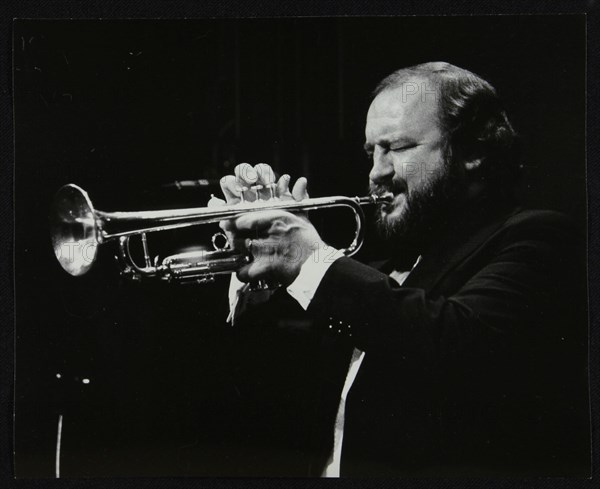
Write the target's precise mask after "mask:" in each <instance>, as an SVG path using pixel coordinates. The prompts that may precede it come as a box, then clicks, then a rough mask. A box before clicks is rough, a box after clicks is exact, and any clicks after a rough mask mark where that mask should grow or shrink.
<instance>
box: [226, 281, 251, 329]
mask: <svg viewBox="0 0 600 489" xmlns="http://www.w3.org/2000/svg"><path fill="white" fill-rule="evenodd" d="M247 286H248V284H246V283H244V282H242V281H241V280H238V278H237V276H236V274H235V273H232V274H231V280H230V281H229V294H228V295H229V315H228V316H227V319H226V321H227V322H228V323H231V324H232V325H233V316H234V314H235V308H236V306H237V303H238V301H239V300H240V296H241V295H242V294H243V293H244V292H245V290H246V289H247V288H248V287H247Z"/></svg>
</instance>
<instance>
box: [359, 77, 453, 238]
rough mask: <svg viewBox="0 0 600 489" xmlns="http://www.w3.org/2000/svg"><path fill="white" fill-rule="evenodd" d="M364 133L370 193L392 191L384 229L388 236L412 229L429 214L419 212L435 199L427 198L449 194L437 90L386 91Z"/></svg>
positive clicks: (383, 209)
mask: <svg viewBox="0 0 600 489" xmlns="http://www.w3.org/2000/svg"><path fill="white" fill-rule="evenodd" d="M412 85H413V86H414V85H415V84H412ZM418 85H419V86H424V84H421V83H419V84H418ZM365 135H366V143H365V150H366V151H367V154H369V155H370V156H371V157H372V161H373V167H372V169H371V172H370V173H369V180H370V187H371V192H372V193H377V194H380V193H383V192H392V193H393V194H394V201H393V203H391V204H389V205H384V206H382V207H381V211H380V212H381V215H380V216H379V223H380V227H381V228H382V229H383V230H384V231H385V233H386V234H387V235H393V234H398V233H400V234H402V233H405V232H408V231H410V230H411V229H412V228H413V227H414V223H415V221H423V220H426V219H428V218H429V217H430V216H424V215H419V214H422V213H423V212H424V209H428V208H430V207H431V204H433V203H434V202H428V201H431V200H437V201H438V202H439V201H440V195H438V194H440V193H445V194H447V193H448V192H447V189H446V188H445V186H446V184H448V183H449V179H450V169H449V168H448V165H446V162H445V144H444V143H445V141H444V134H443V131H442V129H441V128H440V127H439V125H438V103H437V100H436V94H435V93H432V91H421V92H419V91H417V92H416V93H415V92H414V91H411V93H407V90H405V87H404V86H401V87H398V88H394V89H389V90H384V91H383V92H381V93H380V94H379V95H377V97H376V98H375V99H374V100H373V102H372V104H371V107H370V108H369V112H368V114H367V125H366V129H365ZM441 199H442V200H443V196H442V197H441ZM415 214H416V215H415Z"/></svg>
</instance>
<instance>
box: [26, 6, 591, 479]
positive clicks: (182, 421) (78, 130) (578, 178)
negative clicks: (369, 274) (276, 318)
mask: <svg viewBox="0 0 600 489" xmlns="http://www.w3.org/2000/svg"><path fill="white" fill-rule="evenodd" d="M584 28H585V20H584V17H583V16H560V17H550V16H521V17H512V16H503V17H485V18H478V17H453V18H450V17H444V18H442V17H428V18H371V19H368V18H363V19H357V18H354V19H285V20H283V19H279V20H274V19H273V20H249V19H248V20H203V21H200V20H187V21H167V20H163V21H149V20H147V21H132V20H128V21H66V20H62V21H50V20H48V21H42V20H31V21H27V20H22V21H18V22H17V23H16V24H15V32H14V101H15V106H14V108H15V154H16V164H15V182H16V183H15V218H16V242H15V259H16V262H15V264H16V265H15V273H16V307H17V309H16V317H17V330H16V340H17V350H16V353H17V365H16V374H17V380H16V399H15V400H16V405H15V407H16V425H15V449H16V470H17V475H18V476H50V477H51V476H53V474H54V450H55V444H56V429H57V428H56V424H57V418H58V415H59V414H62V415H63V421H64V425H63V441H62V466H61V468H62V475H64V476H69V475H72V476H78V475H205V474H207V475H213V474H217V475H261V473H264V472H265V467H267V466H268V464H267V465H265V466H260V464H256V465H252V462H253V460H252V459H250V462H249V461H248V458H247V457H246V456H245V455H247V452H245V451H244V449H240V450H237V451H236V448H235V447H236V446H242V445H244V440H245V439H246V437H247V436H248V433H247V432H248V427H247V422H248V420H247V419H246V420H245V419H244V415H245V413H247V408H248V406H247V405H246V404H244V403H243V402H240V401H239V399H240V393H239V392H236V386H237V383H236V378H235V372H238V371H239V370H240V369H242V370H243V369H244V368H245V366H247V363H245V362H247V361H249V360H250V361H251V360H253V359H254V357H253V356H254V355H259V354H260V352H261V351H264V348H266V347H265V345H263V344H260V342H259V341H258V340H257V341H256V342H255V343H251V344H248V345H244V348H241V347H240V345H239V344H238V343H236V342H235V339H232V336H231V335H230V334H229V332H228V331H227V330H226V328H228V327H226V326H224V325H223V321H222V320H223V311H225V308H226V301H225V297H224V294H225V289H226V281H220V282H219V283H217V284H215V285H214V286H210V287H202V288H200V287H186V288H182V287H172V286H165V285H164V284H128V283H125V282H123V281H121V280H119V278H118V273H117V270H116V268H115V267H114V265H113V260H112V254H113V252H114V249H112V248H110V246H109V245H107V248H106V249H103V250H102V251H101V256H100V263H99V264H98V266H97V267H95V268H94V270H93V271H92V272H91V273H90V274H89V275H88V276H86V277H83V278H80V279H73V278H71V277H68V276H66V274H64V272H62V270H61V269H60V268H59V267H58V265H57V263H56V261H55V259H54V256H53V253H52V250H51V247H50V242H49V230H48V225H47V217H48V212H49V207H50V202H51V199H52V196H53V194H54V192H55V191H56V190H57V189H58V188H59V187H60V186H61V185H63V184H65V183H68V182H75V183H78V184H79V185H81V186H82V187H83V188H85V189H86V190H88V191H89V193H90V195H91V197H92V199H93V201H94V202H95V203H96V204H97V207H98V208H100V209H103V210H117V209H119V210H125V209H135V208H162V207H165V206H172V207H176V206H183V205H185V206H187V205H204V204H205V202H206V200H207V199H208V196H209V194H210V193H211V192H214V191H215V189H214V188H207V189H204V190H196V191H175V190H172V189H170V190H169V189H164V188H162V187H161V186H162V185H163V184H165V183H168V182H171V181H173V180H178V179H188V178H201V177H205V178H211V179H214V178H218V177H219V176H221V175H223V174H226V173H229V172H231V170H232V168H233V166H234V165H235V164H237V163H240V162H242V161H248V162H251V163H257V162H261V161H264V162H267V163H270V164H272V165H273V166H274V167H275V168H276V169H277V170H278V171H280V172H288V173H290V174H292V175H294V176H299V175H305V176H307V177H308V178H309V185H310V187H309V189H310V192H311V194H312V195H314V196H318V195H331V194H338V193H339V194H358V193H363V192H364V190H365V187H366V177H367V173H368V169H369V166H368V162H367V161H366V159H365V158H364V156H363V152H362V144H363V134H362V131H363V123H364V116H365V113H366V109H367V107H368V103H369V92H370V91H371V90H372V88H373V87H374V85H375V84H376V83H377V81H378V80H379V79H381V78H382V77H383V76H385V75H386V74H388V73H389V72H391V71H393V70H394V69H396V68H398V67H401V66H406V65H410V64H415V63H418V62H424V61H429V60H444V61H448V62H451V63H454V64H457V65H459V66H462V67H465V68H468V69H470V70H472V71H474V72H476V73H478V74H480V75H481V76H483V77H484V78H486V79H488V80H489V81H490V82H492V84H493V85H494V86H496V88H497V89H498V91H499V92H500V94H501V96H502V97H503V98H504V100H505V102H506V105H507V108H508V110H509V112H510V113H511V114H512V116H513V120H514V123H515V126H516V128H517V129H518V131H519V132H520V133H521V135H522V137H523V143H524V148H525V155H524V160H525V163H526V164H527V174H526V177H525V180H524V182H523V185H522V188H521V189H520V197H521V199H522V201H523V203H524V204H525V205H527V206H530V207H550V208H557V209H561V210H563V211H565V212H567V213H569V214H571V215H572V216H573V218H574V219H576V220H577V221H578V222H579V223H580V224H581V226H584V225H585V203H586V194H585V35H584V32H585V31H584ZM208 234H210V233H209V232H208V231H206V232H205V231H195V234H191V233H190V232H177V233H172V234H171V235H169V236H168V237H164V238H161V237H157V238H155V241H154V242H153V244H154V245H156V246H157V247H158V248H159V249H161V247H162V248H166V247H167V245H169V244H171V243H172V242H180V241H181V242H186V240H187V241H193V240H195V239H197V236H198V235H200V236H201V237H206V236H208ZM333 234H336V235H337V233H333ZM204 235H206V236H204ZM334 239H336V238H334ZM368 239H369V245H368V246H367V247H366V249H365V251H364V253H363V259H369V258H372V257H375V256H376V255H377V250H378V249H379V247H378V246H377V245H378V243H377V238H376V237H374V236H372V235H370V236H369V237H368ZM294 352H295V354H296V356H294V354H290V355H289V356H287V357H286V355H285V354H281V356H282V358H279V357H277V355H274V354H272V353H271V355H273V356H272V357H269V358H272V359H280V360H282V361H283V362H287V363H284V366H285V368H283V370H285V371H286V375H289V376H293V373H292V372H291V371H290V369H292V368H293V361H294V360H298V358H301V354H302V351H301V350H297V351H296V350H294ZM273 370H274V371H277V370H282V366H281V365H277V364H274V365H273ZM57 374H60V378H57ZM83 379H89V380H90V382H89V384H83V383H82V380H83ZM291 380H292V379H291ZM291 384H292V382H291V381H290V385H291ZM290 388H291V387H290ZM242 397H243V396H242ZM280 398H281V397H280V396H278V395H276V393H273V395H272V398H267V399H265V405H268V406H270V407H269V409H271V410H273V411H277V409H278V408H277V406H275V407H273V403H277V402H278V400H279V399H280ZM253 409H257V410H258V409H259V407H257V406H253ZM285 409H290V406H284V403H282V404H281V406H279V410H280V411H281V410H285ZM291 409H293V408H291ZM284 417H285V416H284V415H281V420H283V419H284ZM277 419H279V418H277ZM282 423H283V421H282ZM272 429H273V430H275V431H277V430H279V431H280V433H281V437H283V436H284V434H289V433H287V432H286V431H285V430H286V429H287V428H286V427H284V426H283V424H282V425H281V426H279V425H278V424H277V422H274V423H272ZM271 438H272V439H274V438H276V437H271ZM278 446H279V445H277V443H276V442H273V444H272V445H270V446H267V447H262V448H263V449H264V450H265V451H267V452H269V450H271V451H273V450H274V449H275V448H277V447H278ZM252 448H253V449H252V453H253V454H256V452H257V450H255V448H256V447H252ZM296 448H298V447H296ZM253 456H254V457H257V455H253ZM269 457H271V460H272V466H271V467H270V469H272V472H271V473H267V474H265V475H281V474H285V473H289V474H292V475H301V474H298V473H297V472H295V470H296V467H295V466H289V465H286V463H287V462H286V461H284V460H278V459H277V455H276V454H275V453H274V452H271V453H270V454H269ZM254 462H256V459H254ZM257 467H258V468H257Z"/></svg>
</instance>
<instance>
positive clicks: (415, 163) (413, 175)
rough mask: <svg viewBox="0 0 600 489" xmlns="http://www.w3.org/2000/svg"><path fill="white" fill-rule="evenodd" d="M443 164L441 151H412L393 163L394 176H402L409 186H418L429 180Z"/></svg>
mask: <svg viewBox="0 0 600 489" xmlns="http://www.w3.org/2000/svg"><path fill="white" fill-rule="evenodd" d="M443 166H444V160H443V155H442V152H441V151H439V150H435V151H418V152H417V151H414V152H412V153H411V154H410V155H409V154H407V155H404V156H403V157H402V158H401V159H399V160H398V161H397V163H396V165H394V168H395V169H396V176H397V177H400V178H402V179H403V180H404V181H405V182H406V183H407V184H408V186H409V187H415V186H416V187H418V186H420V185H421V184H422V183H423V182H426V181H428V180H430V179H431V178H432V177H433V176H434V175H436V174H437V173H438V172H439V171H440V170H441V169H442V168H443Z"/></svg>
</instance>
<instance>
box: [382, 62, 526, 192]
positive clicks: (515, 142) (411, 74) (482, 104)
mask: <svg viewBox="0 0 600 489" xmlns="http://www.w3.org/2000/svg"><path fill="white" fill-rule="evenodd" d="M415 80H421V81H425V83H426V84H427V87H428V88H427V90H429V87H430V86H431V85H433V87H434V88H435V91H434V90H431V92H433V93H436V94H437V97H438V101H439V102H438V103H439V108H440V110H439V121H438V122H439V124H440V127H441V129H442V130H443V131H444V133H445V135H446V138H447V145H446V158H447V161H465V160H468V159H475V158H481V160H482V163H481V165H480V167H479V169H478V170H477V177H478V178H480V179H481V180H482V181H485V183H486V184H487V186H488V188H489V189H497V190H500V191H502V192H503V193H512V190H513V188H514V185H515V183H516V181H517V179H518V178H519V176H520V173H521V168H522V165H521V161H520V144H519V138H518V135H517V133H516V131H515V130H514V129H513V127H512V124H511V123H510V121H509V119H508V116H507V114H506V111H505V109H504V107H503V105H502V102H501V100H500V98H499V97H498V95H497V93H496V89H495V88H494V87H493V86H492V85H490V84H489V83H488V82H487V81H485V80H484V79H482V78H481V77H479V76H477V75H475V74H474V73H471V72H470V71H468V70H465V69H462V68H459V67H457V66H454V65H451V64H449V63H445V62H430V63H424V64H420V65H416V66H411V67H408V68H402V69H400V70H398V71H395V72H394V73H392V74H391V75H388V76H387V77H386V78H384V79H383V80H382V81H381V82H380V83H379V85H377V87H376V88H375V90H374V91H373V98H375V97H376V96H377V95H379V94H380V93H381V92H383V91H385V90H389V89H394V88H398V87H400V86H402V84H404V83H409V82H415ZM431 92H429V93H431ZM425 95H426V94H425Z"/></svg>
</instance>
